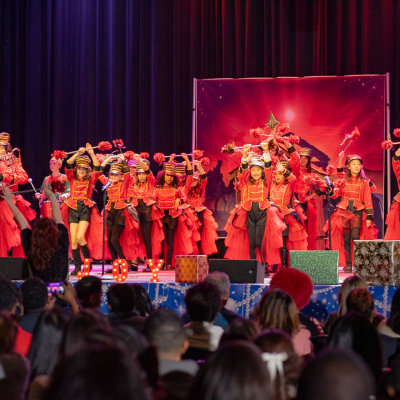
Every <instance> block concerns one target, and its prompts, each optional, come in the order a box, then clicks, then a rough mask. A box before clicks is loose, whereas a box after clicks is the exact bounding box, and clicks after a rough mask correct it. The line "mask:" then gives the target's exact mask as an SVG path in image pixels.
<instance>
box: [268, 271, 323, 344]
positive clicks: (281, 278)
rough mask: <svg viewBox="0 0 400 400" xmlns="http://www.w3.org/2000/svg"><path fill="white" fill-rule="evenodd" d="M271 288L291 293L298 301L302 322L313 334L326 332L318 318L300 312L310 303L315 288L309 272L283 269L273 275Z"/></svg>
mask: <svg viewBox="0 0 400 400" xmlns="http://www.w3.org/2000/svg"><path fill="white" fill-rule="evenodd" d="M269 289H281V290H283V291H284V292H286V293H289V294H290V296H291V297H292V299H293V300H294V302H295V303H296V307H297V310H298V315H299V320H300V324H302V325H304V326H305V328H306V329H308V330H309V331H310V334H311V336H319V335H323V334H324V333H325V332H324V328H323V326H322V324H321V323H320V322H319V321H318V320H317V319H315V318H313V317H310V316H308V315H305V314H303V313H302V312H300V310H301V309H303V308H304V307H306V306H307V305H308V304H309V302H310V299H311V295H312V294H313V290H314V285H313V283H312V280H311V278H310V277H309V276H308V275H307V274H305V273H304V272H302V271H299V270H298V269H295V268H284V269H281V270H280V271H278V272H277V273H276V274H274V276H273V277H272V279H271V282H270V284H269Z"/></svg>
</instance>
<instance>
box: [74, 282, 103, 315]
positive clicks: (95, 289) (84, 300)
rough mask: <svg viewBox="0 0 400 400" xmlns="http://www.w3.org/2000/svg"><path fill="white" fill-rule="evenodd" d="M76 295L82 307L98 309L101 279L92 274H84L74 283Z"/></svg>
mask: <svg viewBox="0 0 400 400" xmlns="http://www.w3.org/2000/svg"><path fill="white" fill-rule="evenodd" d="M75 290H76V295H77V296H78V299H79V302H80V303H81V306H82V308H84V309H90V310H97V311H98V310H99V307H100V304H101V296H102V281H101V279H100V278H98V277H97V276H94V275H89V276H84V277H83V278H82V279H80V280H78V281H77V282H76V284H75Z"/></svg>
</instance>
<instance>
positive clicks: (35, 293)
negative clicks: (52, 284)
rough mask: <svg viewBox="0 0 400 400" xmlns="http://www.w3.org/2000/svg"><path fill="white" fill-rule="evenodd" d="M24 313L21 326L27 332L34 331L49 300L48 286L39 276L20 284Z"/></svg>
mask: <svg viewBox="0 0 400 400" xmlns="http://www.w3.org/2000/svg"><path fill="white" fill-rule="evenodd" d="M20 289H21V292H22V305H23V307H24V315H23V316H22V317H21V320H20V322H19V326H20V327H21V328H22V329H23V330H24V331H26V332H29V333H33V329H34V328H35V325H36V322H37V320H38V318H39V316H40V314H41V312H42V311H43V309H44V307H45V305H46V304H47V301H48V298H49V296H48V293H47V286H46V285H45V283H44V282H43V281H42V280H41V279H40V278H37V277H33V278H29V279H27V280H26V281H24V282H22V284H21V286H20Z"/></svg>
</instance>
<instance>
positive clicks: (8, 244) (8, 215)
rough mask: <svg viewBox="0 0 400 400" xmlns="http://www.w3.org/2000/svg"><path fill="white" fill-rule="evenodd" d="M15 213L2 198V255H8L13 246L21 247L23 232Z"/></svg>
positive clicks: (0, 237) (0, 244)
mask: <svg viewBox="0 0 400 400" xmlns="http://www.w3.org/2000/svg"><path fill="white" fill-rule="evenodd" d="M20 232H21V231H20V229H19V226H18V224H17V223H16V222H15V220H14V215H13V213H12V211H11V210H10V207H8V205H7V203H6V202H5V201H4V200H0V257H7V256H8V253H7V252H8V251H10V250H11V248H12V247H21V249H22V246H21V233H20Z"/></svg>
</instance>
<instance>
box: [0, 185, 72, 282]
mask: <svg viewBox="0 0 400 400" xmlns="http://www.w3.org/2000/svg"><path fill="white" fill-rule="evenodd" d="M44 191H45V193H46V196H47V197H48V199H49V200H50V202H51V210H52V213H53V217H54V219H53V218H47V217H46V218H39V219H37V220H36V221H35V222H34V224H33V228H32V229H31V228H30V226H29V223H28V221H27V220H26V219H25V217H24V216H23V215H22V213H21V211H20V210H19V209H18V208H17V206H16V205H15V204H14V202H13V197H12V194H11V192H10V191H9V189H7V188H3V190H2V193H3V194H2V195H1V197H2V198H3V199H4V200H5V202H6V203H7V205H8V206H9V207H10V209H11V211H12V213H13V214H14V217H15V219H16V221H17V222H18V224H19V226H20V228H21V242H22V247H23V248H24V252H25V254H26V256H27V260H28V265H29V267H30V268H31V270H32V273H33V275H35V276H38V277H39V278H41V279H42V280H43V281H44V282H61V281H64V280H65V279H67V277H68V267H69V262H68V249H69V236H68V230H67V228H66V227H65V226H64V222H63V220H62V218H61V212H60V207H59V205H58V202H57V198H56V196H55V194H54V193H53V192H52V191H51V187H50V185H49V184H45V185H44Z"/></svg>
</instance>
